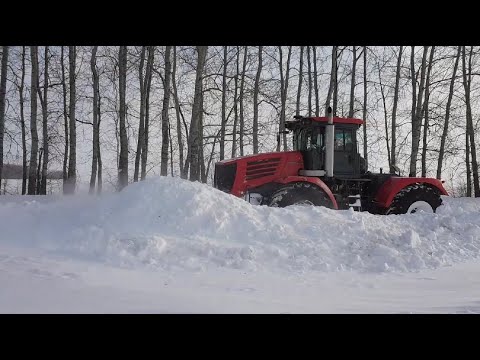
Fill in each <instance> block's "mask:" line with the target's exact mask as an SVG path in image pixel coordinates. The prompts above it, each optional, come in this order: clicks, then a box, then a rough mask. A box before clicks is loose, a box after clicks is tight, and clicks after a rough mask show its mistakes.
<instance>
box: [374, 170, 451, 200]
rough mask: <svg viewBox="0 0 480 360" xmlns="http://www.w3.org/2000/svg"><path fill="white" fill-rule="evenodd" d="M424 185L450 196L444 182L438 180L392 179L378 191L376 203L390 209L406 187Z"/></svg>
mask: <svg viewBox="0 0 480 360" xmlns="http://www.w3.org/2000/svg"><path fill="white" fill-rule="evenodd" d="M415 183H423V184H430V185H432V186H433V187H436V188H437V189H438V190H439V191H440V194H442V195H448V193H447V191H446V190H445V189H444V187H443V185H442V182H441V181H440V180H438V179H433V178H421V177H419V178H411V177H406V178H403V177H396V176H394V177H391V178H390V179H388V180H387V181H385V183H384V184H383V185H382V186H381V187H380V189H378V192H377V195H376V196H375V201H376V202H377V203H378V204H379V205H380V206H382V207H385V208H387V207H389V206H390V204H391V203H392V201H393V198H394V197H395V195H397V193H398V192H399V191H400V190H402V189H403V188H404V187H406V186H408V185H410V184H415Z"/></svg>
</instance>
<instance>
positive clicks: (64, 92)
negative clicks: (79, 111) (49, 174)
mask: <svg viewBox="0 0 480 360" xmlns="http://www.w3.org/2000/svg"><path fill="white" fill-rule="evenodd" d="M64 59H65V55H64V47H63V46H62V47H61V51H60V62H61V68H62V81H61V82H62V95H63V121H64V130H65V147H64V151H63V168H62V169H63V193H64V194H66V193H68V158H69V156H68V151H69V140H68V138H69V125H68V111H67V81H66V76H65V62H64Z"/></svg>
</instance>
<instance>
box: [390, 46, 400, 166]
mask: <svg viewBox="0 0 480 360" xmlns="http://www.w3.org/2000/svg"><path fill="white" fill-rule="evenodd" d="M402 52H403V46H400V49H399V51H398V57H397V70H396V73H395V90H394V94H393V109H392V148H391V155H390V159H391V162H392V163H391V165H392V166H395V165H396V164H397V106H398V91H399V88H400V71H401V65H402ZM390 171H393V168H392V167H391V168H390Z"/></svg>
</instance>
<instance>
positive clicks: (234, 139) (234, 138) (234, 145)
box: [232, 46, 240, 158]
mask: <svg viewBox="0 0 480 360" xmlns="http://www.w3.org/2000/svg"><path fill="white" fill-rule="evenodd" d="M236 64H237V72H236V74H235V95H234V98H233V111H234V114H235V116H234V119H233V131H232V158H234V157H236V156H237V124H238V75H239V74H240V48H239V47H238V46H237V60H236Z"/></svg>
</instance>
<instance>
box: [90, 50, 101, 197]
mask: <svg viewBox="0 0 480 360" xmlns="http://www.w3.org/2000/svg"><path fill="white" fill-rule="evenodd" d="M97 49H98V46H94V47H93V49H92V56H91V58H90V69H91V71H92V81H93V122H92V124H93V152H92V174H91V176H90V190H89V192H90V194H93V192H94V191H95V181H96V180H97V170H98V188H97V191H98V192H100V191H101V190H100V189H101V157H100V79H99V75H98V70H97Z"/></svg>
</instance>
